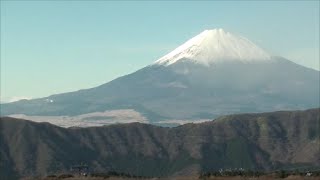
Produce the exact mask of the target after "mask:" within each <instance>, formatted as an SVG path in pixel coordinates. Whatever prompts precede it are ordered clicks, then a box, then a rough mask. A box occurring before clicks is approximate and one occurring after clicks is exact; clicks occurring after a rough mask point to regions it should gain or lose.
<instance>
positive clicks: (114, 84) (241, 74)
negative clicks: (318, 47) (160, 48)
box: [1, 29, 320, 126]
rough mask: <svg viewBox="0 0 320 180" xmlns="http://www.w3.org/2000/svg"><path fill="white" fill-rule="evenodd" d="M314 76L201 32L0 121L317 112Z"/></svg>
mask: <svg viewBox="0 0 320 180" xmlns="http://www.w3.org/2000/svg"><path fill="white" fill-rule="evenodd" d="M319 75H320V73H319V71H316V70H313V69H310V68H306V67H304V66H301V65H298V64H295V63H293V62H291V61H290V60H287V59H285V58H282V57H277V56H272V55H270V54H269V53H267V52H265V51H264V50H263V49H261V48H260V47H258V46H257V45H255V44H254V43H252V42H251V41H249V40H248V39H246V38H244V37H241V36H237V35H234V34H231V33H229V32H225V31H224V30H223V29H214V30H206V31H203V32H202V33H200V34H199V35H197V36H195V37H193V38H192V39H190V40H189V41H187V42H186V43H184V44H182V45H181V46H179V47H178V48H176V49H175V50H173V51H172V52H170V53H169V54H167V55H165V56H163V57H161V58H160V59H158V60H157V61H155V62H154V63H153V64H151V65H149V66H147V67H144V68H142V69H140V70H138V71H136V72H134V73H132V74H129V75H125V76H122V77H119V78H117V79H115V80H113V81H110V82H108V83H106V84H103V85H101V86H98V87H94V88H91V89H85V90H79V91H76V92H69V93H63V94H57V95H52V96H49V97H45V98H39V99H32V100H21V101H18V102H13V103H8V104H2V105H1V116H12V117H19V118H25V119H30V120H34V121H49V122H51V123H54V124H57V125H60V126H96V125H104V124H110V123H115V122H132V121H138V122H145V123H153V124H159V125H177V124H183V123H188V122H202V121H206V120H210V119H213V118H216V117H217V116H221V115H227V114H233V113H249V112H266V111H277V110H297V109H307V108H315V107H319V106H320V105H319V80H320V79H319ZM39 88H41V87H39Z"/></svg>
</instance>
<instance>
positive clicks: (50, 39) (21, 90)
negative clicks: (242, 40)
mask: <svg viewBox="0 0 320 180" xmlns="http://www.w3.org/2000/svg"><path fill="white" fill-rule="evenodd" d="M214 28H223V29H225V30H226V31H229V32H231V33H234V34H239V35H242V36H245V37H247V38H248V39H250V40H251V41H253V42H254V43H256V44H257V45H258V46H260V47H262V48H263V49H265V50H266V51H267V52H269V53H271V54H274V55H280V56H284V57H286V58H289V59H290V60H293V61H294V62H296V63H298V64H302V65H304V66H307V67H310V68H313V69H319V1H281V2H277V1H265V2H258V1H254V2H249V1H241V2H236V1H227V2H222V1H202V2H198V1H187V2H183V1H176V2H169V1H158V2H156V1H153V2H146V1H138V2H131V1H127V2H126V1H122V2H112V1H44V2H41V1H1V94H0V95H1V101H12V100H15V99H19V98H22V97H28V98H30V97H31V98H37V97H44V96H48V95H51V94H56V93H62V92H69V91H74V90H79V89H84V88H90V87H94V86H97V85H100V84H103V83H105V82H108V81H110V80H112V79H114V78H116V77H119V76H122V75H125V74H129V73H131V72H134V71H136V70H138V69H140V68H142V67H144V66H146V65H149V64H150V63H152V62H154V61H155V60H157V59H158V58H160V57H161V56H162V55H165V54H166V53H168V52H170V51H171V50H173V49H174V48H175V47H177V46H178V45H180V44H181V43H183V42H185V41H186V40H188V39H190V38H191V37H193V36H195V35H197V34H199V33H200V32H202V31H203V30H205V29H214Z"/></svg>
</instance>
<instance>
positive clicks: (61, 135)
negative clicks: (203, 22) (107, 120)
mask: <svg viewBox="0 0 320 180" xmlns="http://www.w3.org/2000/svg"><path fill="white" fill-rule="evenodd" d="M319 128H320V109H319V108H316V109H308V110H304V111H280V112H270V113H257V114H239V115H230V116H225V117H220V118H218V119H216V120H214V121H210V122H205V123H200V124H186V125H182V126H178V127H173V128H165V127H159V126H154V125H150V124H141V123H132V124H114V125H110V126H103V127H88V128H61V127H58V126H55V125H51V124H49V123H35V122H31V121H26V120H19V119H13V118H7V117H1V119H0V140H1V141H0V143H1V149H0V158H1V163H0V167H1V168H0V176H1V178H2V179H15V178H18V177H21V176H38V175H42V176H43V175H46V174H51V173H52V174H54V173H59V172H67V171H68V169H69V168H70V166H72V165H75V164H79V163H81V162H84V163H86V164H88V165H89V167H90V168H92V170H94V171H95V172H104V171H107V170H110V169H111V170H117V171H119V172H126V173H131V174H136V175H144V176H167V175H172V174H176V173H179V172H185V171H184V170H186V169H188V172H193V173H195V174H196V173H197V172H200V171H207V170H218V169H220V168H245V169H257V170H274V169H283V168H284V169H285V168H291V167H299V166H306V167H308V166H309V167H315V166H320V159H319V157H320V156H319V155H320V149H319V147H320V129H319ZM14 175H17V177H12V176H14Z"/></svg>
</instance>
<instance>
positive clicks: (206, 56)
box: [155, 29, 271, 66]
mask: <svg viewBox="0 0 320 180" xmlns="http://www.w3.org/2000/svg"><path fill="white" fill-rule="evenodd" d="M181 59H189V60H192V61H194V62H196V63H199V64H204V65H210V64H213V63H218V62H223V61H230V60H240V61H241V62H251V61H266V60H270V59H271V56H270V55H269V54H268V53H266V52H265V51H264V50H262V49H261V48H259V47H258V46H257V45H255V44H254V43H252V42H251V41H249V40H248V39H246V38H244V37H241V36H236V35H233V34H231V33H229V32H225V31H224V30H223V29H213V30H205V31H203V32H202V33H200V34H199V35H197V36H195V37H193V38H192V39H190V40H188V41H187V42H185V43H184V44H182V45H181V46H179V47H178V48H176V49H175V50H173V51H172V52H170V53H169V54H167V55H165V56H163V57H162V58H160V59H159V60H157V61H156V62H155V64H160V65H165V66H168V65H170V64H174V63H175V62H177V61H179V60H181Z"/></svg>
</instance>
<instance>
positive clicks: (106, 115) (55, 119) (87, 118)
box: [10, 109, 149, 127]
mask: <svg viewBox="0 0 320 180" xmlns="http://www.w3.org/2000/svg"><path fill="white" fill-rule="evenodd" d="M10 117H13V118H19V119H26V120H31V121H35V122H48V123H51V124H54V125H57V126H61V127H91V126H103V125H109V124H115V123H132V122H140V123H149V121H148V119H147V118H146V117H144V116H143V115H142V114H141V113H139V112H137V111H135V110H133V109H118V110H109V111H104V112H93V113H88V114H82V115H78V116H28V115H24V114H13V115H10Z"/></svg>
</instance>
